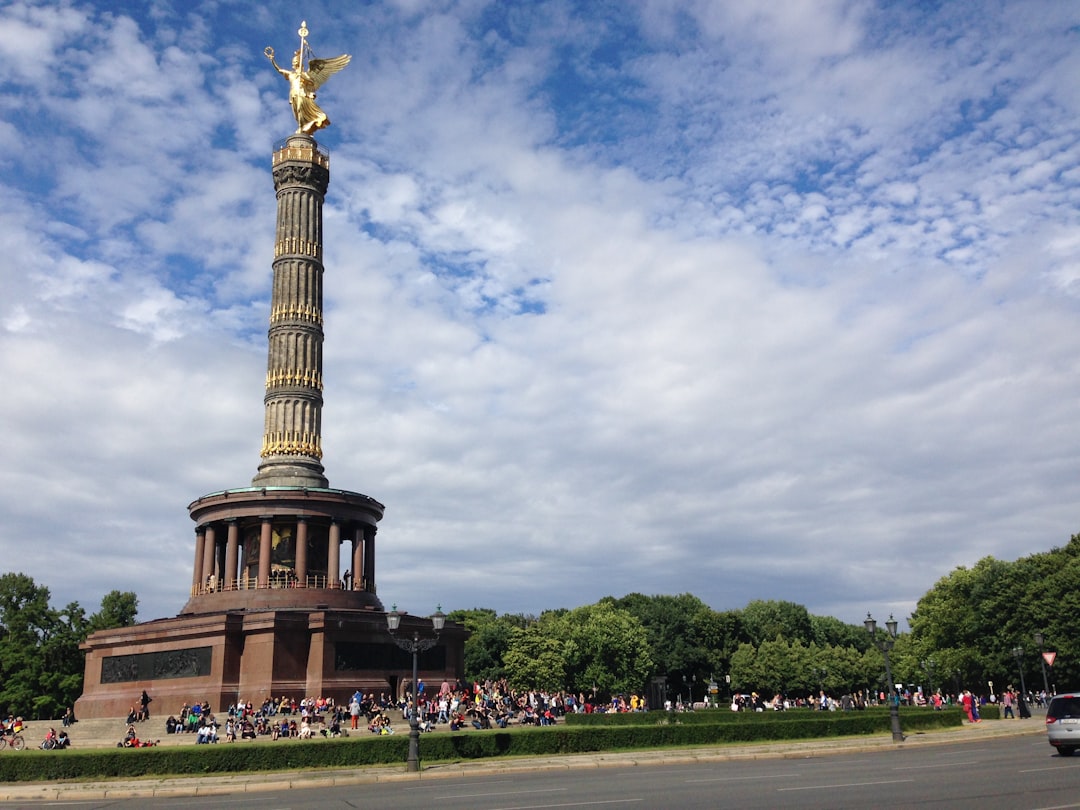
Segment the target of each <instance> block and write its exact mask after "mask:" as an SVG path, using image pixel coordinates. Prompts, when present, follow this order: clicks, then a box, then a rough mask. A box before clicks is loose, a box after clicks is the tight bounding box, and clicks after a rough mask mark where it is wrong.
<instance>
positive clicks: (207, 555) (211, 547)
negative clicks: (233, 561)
mask: <svg viewBox="0 0 1080 810" xmlns="http://www.w3.org/2000/svg"><path fill="white" fill-rule="evenodd" d="M216 551H217V538H216V537H215V535H214V527H213V525H210V526H207V527H206V534H205V536H204V538H203V561H202V576H201V578H200V582H199V585H200V586H206V585H207V580H208V579H209V578H210V577H212V576H214V574H215V573H216V570H215V567H214V566H215V563H216V562H217V560H216ZM213 584H215V585H216V584H217V583H216V580H215V581H214V583H213Z"/></svg>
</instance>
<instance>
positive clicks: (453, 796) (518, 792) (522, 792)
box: [432, 788, 568, 799]
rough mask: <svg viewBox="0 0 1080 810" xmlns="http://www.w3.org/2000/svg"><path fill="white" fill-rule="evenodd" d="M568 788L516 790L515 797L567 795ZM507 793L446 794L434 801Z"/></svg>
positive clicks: (500, 791) (503, 793) (504, 792)
mask: <svg viewBox="0 0 1080 810" xmlns="http://www.w3.org/2000/svg"><path fill="white" fill-rule="evenodd" d="M567 790H568V788H542V789H537V790H515V791H514V795H515V796H523V795H525V794H528V793H566V791H567ZM506 793H507V791H505V790H497V791H494V792H491V793H446V794H443V795H442V796H433V797H432V798H434V799H479V798H485V797H487V796H505V795H506Z"/></svg>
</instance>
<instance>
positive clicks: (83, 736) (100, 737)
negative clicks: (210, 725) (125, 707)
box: [23, 715, 195, 748]
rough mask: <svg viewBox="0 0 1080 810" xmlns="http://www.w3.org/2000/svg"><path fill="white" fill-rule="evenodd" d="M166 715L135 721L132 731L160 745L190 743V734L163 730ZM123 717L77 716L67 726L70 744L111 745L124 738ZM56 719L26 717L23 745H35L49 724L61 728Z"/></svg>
mask: <svg viewBox="0 0 1080 810" xmlns="http://www.w3.org/2000/svg"><path fill="white" fill-rule="evenodd" d="M166 717H168V715H166V716H165V717H151V718H150V719H149V720H145V721H143V722H142V723H136V724H135V731H136V733H138V735H139V739H140V740H160V741H161V744H162V745H191V744H193V743H194V742H195V735H194V734H166V733H165V719H166ZM124 719H125V718H123V717H102V718H95V719H89V720H80V721H79V722H77V723H75V724H74V725H72V726H68V728H67V733H68V736H69V737H71V747H72V748H115V747H116V744H117V743H118V742H120V740H122V739H123V738H124V734H125V733H126V732H127V723H125V722H124ZM63 725H64V724H63V723H62V722H61V721H60V720H58V719H57V720H29V721H27V723H26V727H25V728H24V729H23V738H24V739H25V740H26V747H27V748H30V747H32V746H37V745H40V744H41V741H42V740H44V739H45V735H46V734H47V733H48V731H49V729H50V728H54V729H56V731H57V732H58V733H59V732H60V731H61V730H62V729H63Z"/></svg>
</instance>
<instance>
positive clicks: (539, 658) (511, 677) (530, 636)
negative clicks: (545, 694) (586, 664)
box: [503, 624, 566, 691]
mask: <svg viewBox="0 0 1080 810" xmlns="http://www.w3.org/2000/svg"><path fill="white" fill-rule="evenodd" d="M503 660H504V662H505V664H506V671H507V684H508V685H509V686H510V688H511V689H515V690H525V689H544V690H548V691H559V690H561V689H563V688H564V687H565V686H566V661H565V659H564V657H563V645H562V643H561V642H560V641H559V640H558V639H556V638H554V637H552V636H550V635H548V634H546V633H545V632H544V630H543V629H542V628H541V627H540V625H539V624H533V625H530V626H529V627H526V628H524V629H522V628H520V627H515V628H512V630H511V631H510V646H509V649H507V651H506V654H505V656H504V657H503Z"/></svg>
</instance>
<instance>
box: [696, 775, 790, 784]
mask: <svg viewBox="0 0 1080 810" xmlns="http://www.w3.org/2000/svg"><path fill="white" fill-rule="evenodd" d="M800 776H803V774H801V773H770V774H766V775H765V776H716V777H712V778H710V779H684V780H683V781H684V782H685V783H686V784H688V785H697V784H701V783H702V782H752V781H755V780H760V779H797V778H798V777H800Z"/></svg>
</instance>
